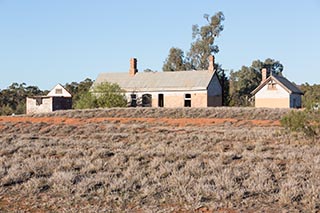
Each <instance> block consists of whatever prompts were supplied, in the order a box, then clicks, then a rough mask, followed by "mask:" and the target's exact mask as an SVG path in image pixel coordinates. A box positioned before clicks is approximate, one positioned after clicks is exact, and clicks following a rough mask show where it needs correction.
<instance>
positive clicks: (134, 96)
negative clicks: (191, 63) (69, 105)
mask: <svg viewBox="0 0 320 213" xmlns="http://www.w3.org/2000/svg"><path fill="white" fill-rule="evenodd" d="M103 82H109V83H116V84H118V85H119V86H120V87H121V88H122V89H123V90H125V95H126V97H127V100H128V101H129V105H130V106H132V107H135V106H149V107H214V106H222V86H221V83H220V81H219V78H218V75H217V73H216V72H215V69H214V57H213V56H210V58H209V68H208V70H202V71H176V72H138V69H137V59H135V58H132V59H131V60H130V69H129V72H114V73H100V74H99V75H98V77H97V79H96V81H95V83H94V85H93V87H94V86H96V85H98V84H100V83H103Z"/></svg>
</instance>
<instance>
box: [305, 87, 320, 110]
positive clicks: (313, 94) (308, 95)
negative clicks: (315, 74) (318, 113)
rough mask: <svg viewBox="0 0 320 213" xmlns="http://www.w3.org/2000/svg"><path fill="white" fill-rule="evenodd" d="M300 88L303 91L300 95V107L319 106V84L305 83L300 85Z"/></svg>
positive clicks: (310, 107)
mask: <svg viewBox="0 0 320 213" xmlns="http://www.w3.org/2000/svg"><path fill="white" fill-rule="evenodd" d="M300 89H301V91H302V92H303V93H304V95H303V96H302V107H305V108H307V109H313V108H319V107H320V85H317V84H314V85H309V84H308V83H305V84H302V85H301V86H300Z"/></svg>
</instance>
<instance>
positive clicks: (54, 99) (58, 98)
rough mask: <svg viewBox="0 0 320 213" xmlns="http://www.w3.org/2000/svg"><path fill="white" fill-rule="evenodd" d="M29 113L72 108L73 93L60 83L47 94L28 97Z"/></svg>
mask: <svg viewBox="0 0 320 213" xmlns="http://www.w3.org/2000/svg"><path fill="white" fill-rule="evenodd" d="M26 107H27V110H26V112H27V114H35V113H47V112H53V111H57V110H66V109H71V108H72V95H71V94H70V93H69V92H68V91H67V90H66V89H65V88H64V87H63V86H62V85H60V84H58V85H56V86H55V87H54V88H53V89H52V90H51V91H50V92H49V93H48V95H46V96H34V97H27V102H26Z"/></svg>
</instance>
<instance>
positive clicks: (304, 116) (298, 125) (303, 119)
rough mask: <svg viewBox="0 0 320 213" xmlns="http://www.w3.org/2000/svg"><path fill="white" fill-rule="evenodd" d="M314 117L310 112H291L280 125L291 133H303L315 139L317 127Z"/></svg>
mask: <svg viewBox="0 0 320 213" xmlns="http://www.w3.org/2000/svg"><path fill="white" fill-rule="evenodd" d="M312 117H313V116H312V114H311V113H310V112H308V111H291V112H290V113H288V114H287V115H285V116H284V117H283V118H282V119H281V120H280V123H281V125H282V126H283V127H285V128H286V129H288V130H290V131H293V132H303V133H304V134H305V135H306V136H308V137H314V136H315V135H316V125H315V121H314V119H312Z"/></svg>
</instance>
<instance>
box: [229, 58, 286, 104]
mask: <svg viewBox="0 0 320 213" xmlns="http://www.w3.org/2000/svg"><path fill="white" fill-rule="evenodd" d="M262 68H267V69H268V75H270V74H271V73H272V74H277V75H282V70H283V65H282V64H281V63H280V62H279V61H276V60H274V59H270V58H268V59H266V60H265V61H264V62H262V61H260V60H255V61H253V62H252V64H251V66H250V67H247V66H243V67H242V68H241V70H239V71H236V72H231V73H230V82H229V83H230V88H229V92H230V105H231V106H250V105H251V104H252V100H251V94H250V93H251V92H252V91H253V90H254V89H255V88H256V87H257V86H259V84H260V83H261V69H262Z"/></svg>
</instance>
